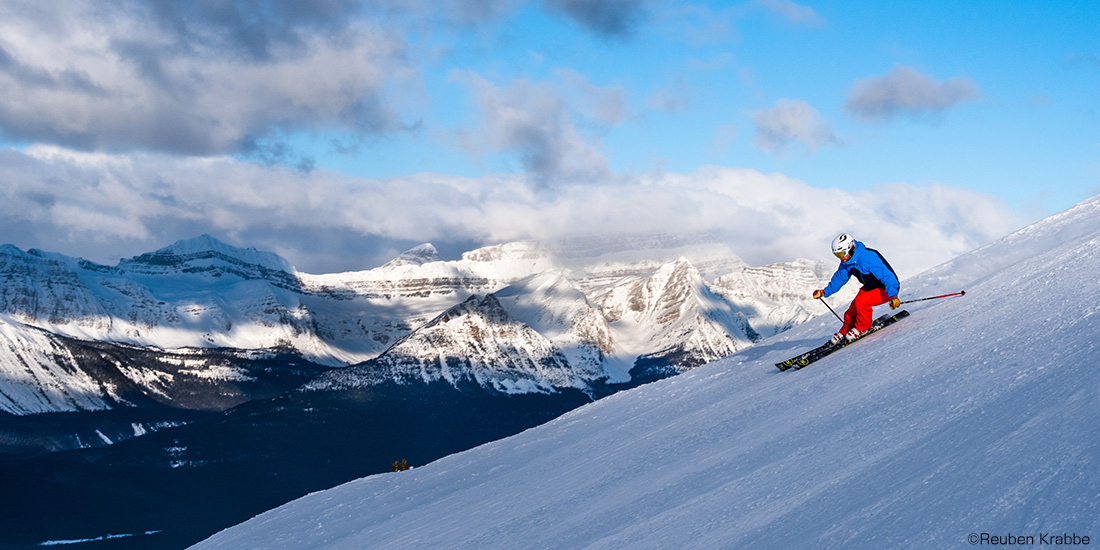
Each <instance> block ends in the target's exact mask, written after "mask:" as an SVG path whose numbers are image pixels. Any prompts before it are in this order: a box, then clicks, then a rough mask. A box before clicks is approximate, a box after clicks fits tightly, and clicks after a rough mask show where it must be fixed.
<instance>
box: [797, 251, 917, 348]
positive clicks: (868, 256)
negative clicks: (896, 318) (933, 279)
mask: <svg viewBox="0 0 1100 550" xmlns="http://www.w3.org/2000/svg"><path fill="white" fill-rule="evenodd" d="M832 247H833V255H835V256H836V257H837V258H840V266H838V267H837V269H836V273H834V274H833V278H832V279H831V280H830V281H829V285H828V286H826V287H825V288H824V289H818V290H815V291H814V295H813V296H814V299H815V300H817V299H820V298H824V297H826V296H831V295H833V294H835V293H836V292H837V291H838V290H840V289H841V287H843V286H844V285H845V284H847V283H848V281H849V280H850V279H851V278H852V277H853V276H854V277H855V278H856V279H857V280H858V281H859V282H860V283H863V288H860V289H859V294H856V297H855V299H854V300H852V305H850V306H848V311H846V312H845V313H844V324H843V326H841V328H840V332H838V333H836V334H834V335H833V338H832V340H831V342H832V343H834V344H836V343H838V342H840V341H841V339H845V340H847V341H849V342H850V341H852V340H855V339H856V338H859V337H860V336H862V335H863V333H864V332H867V329H869V328H871V308H872V307H874V306H877V305H882V304H885V303H889V304H890V309H897V308H898V306H900V305H901V300H898V289H899V287H900V286H901V283H899V282H898V276H897V274H896V273H894V268H892V267H890V264H889V262H887V261H886V258H884V257H883V256H882V254H881V253H880V252H879V251H878V250H875V249H873V248H867V247H866V246H865V245H864V244H863V243H862V242H860V241H857V240H855V239H853V238H852V236H851V235H849V234H847V233H841V234H840V235H837V236H836V238H835V239H833V243H832Z"/></svg>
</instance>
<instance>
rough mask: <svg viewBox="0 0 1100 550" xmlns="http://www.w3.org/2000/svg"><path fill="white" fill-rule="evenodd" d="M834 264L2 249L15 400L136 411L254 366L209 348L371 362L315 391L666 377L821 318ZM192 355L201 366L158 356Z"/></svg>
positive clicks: (706, 258) (540, 387)
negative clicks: (146, 402) (309, 263)
mask: <svg viewBox="0 0 1100 550" xmlns="http://www.w3.org/2000/svg"><path fill="white" fill-rule="evenodd" d="M831 268H832V267H831V266H830V265H828V264H826V263H816V262H810V261H806V260H799V261H795V262H791V263H785V264H776V265H772V266H765V267H750V266H748V265H746V264H745V263H744V262H742V261H741V260H740V259H739V258H737V256H736V255H735V254H734V253H733V252H732V251H731V250H730V249H729V248H728V247H726V246H725V245H721V244H716V243H714V242H713V241H712V240H708V239H706V238H704V237H699V236H696V237H692V238H682V237H671V236H648V237H644V238H637V237H636V238H617V239H611V238H607V239H589V240H585V241H579V240H578V241H571V242H567V243H557V244H554V245H547V244H542V243H536V242H516V243H506V244H502V245H497V246H491V247H486V248H481V249H478V250H474V251H470V252H467V253H465V254H463V255H462V258H461V259H459V260H451V261H444V260H441V259H440V258H439V255H438V253H437V251H436V249H435V248H434V247H433V246H432V245H430V244H423V245H420V246H418V247H415V248H413V249H411V250H409V251H407V252H405V253H403V254H400V255H399V256H397V257H396V258H394V259H393V260H392V261H390V262H389V263H387V264H385V265H383V266H381V267H378V268H375V269H371V270H367V271H360V272H350V273H337V274H325V275H311V274H307V273H300V272H298V271H296V270H295V269H294V268H293V266H291V265H290V263H289V262H287V261H286V260H285V259H283V258H281V257H279V256H277V255H275V254H273V253H269V252H262V251H258V250H256V249H253V248H248V249H242V248H237V247H233V246H230V245H227V244H225V243H222V242H220V241H218V240H217V239H214V238H212V237H210V236H205V235H204V236H201V237H198V238H195V239H190V240H186V241H180V242H177V243H175V244H173V245H171V246H168V247H165V248H163V249H160V250H157V251H155V252H151V253H148V254H142V255H139V256H136V257H133V258H130V259H126V260H122V261H120V262H119V263H118V265H116V266H105V265H100V264H96V263H93V262H89V261H86V260H82V259H78V258H71V257H67V256H63V255H60V254H56V253H49V252H43V251H40V250H35V249H31V250H28V251H23V250H21V249H19V248H17V247H15V246H12V245H4V246H0V323H3V324H2V325H0V327H2V328H3V336H4V338H3V340H2V341H0V411H6V412H10V413H13V414H27V413H37V412H49V411H72V410H98V409H104V408H111V407H115V406H119V405H132V404H133V403H132V402H130V401H127V399H126V398H123V397H121V396H120V395H118V391H117V388H119V387H122V386H125V387H130V386H139V387H141V388H142V391H141V392H140V393H142V394H143V395H144V396H145V397H149V398H156V397H157V396H165V395H167V396H171V395H175V394H178V393H179V392H177V391H176V390H174V389H173V388H175V387H176V386H179V385H180V384H189V383H192V381H193V380H195V379H196V378H201V379H203V380H207V381H214V382H219V383H220V385H219V388H220V389H218V391H222V390H224V388H226V387H233V388H237V387H238V386H239V384H238V383H239V382H242V381H248V380H250V379H254V378H255V373H251V374H250V373H248V372H246V371H247V369H245V370H242V369H241V367H239V366H236V367H233V368H229V367H227V366H226V364H225V361H224V360H222V359H217V358H215V359H212V358H210V357H208V355H209V354H210V353H215V354H216V353H221V352H222V351H226V350H229V352H231V353H235V354H237V355H242V354H243V355H247V354H254V355H260V356H263V355H265V354H267V355H270V354H297V355H299V356H301V357H302V358H303V359H304V360H306V361H308V362H312V363H317V364H319V365H325V366H329V367H346V366H349V365H355V366H354V367H353V368H350V369H344V370H343V371H340V372H333V373H332V374H330V375H328V376H327V377H324V378H321V379H318V380H315V381H314V382H313V383H312V384H311V387H314V388H321V387H325V386H326V385H343V386H348V385H363V384H368V385H369V384H374V383H379V382H380V381H382V380H397V381H410V380H420V381H424V382H429V381H433V380H446V381H449V382H452V383H454V382H456V381H458V380H473V381H476V382H477V383H479V384H482V385H486V386H488V387H492V388H495V389H496V390H498V391H502V392H530V391H538V392H547V391H553V389H554V388H561V387H569V388H579V389H583V388H586V387H588V386H590V385H591V384H593V383H621V382H625V381H628V380H630V379H631V377H632V374H631V369H633V368H635V367H636V366H638V365H645V368H646V369H648V370H647V371H646V372H648V373H649V375H652V372H653V371H656V372H658V373H659V374H658V377H659V376H660V375H667V374H670V373H674V372H681V371H683V370H686V369H689V368H691V367H694V366H698V365H701V364H703V363H706V362H708V361H711V360H714V359H717V358H719V357H722V356H725V355H727V354H729V353H732V352H734V351H737V350H739V349H744V348H746V347H748V346H750V345H752V344H753V343H754V342H756V341H757V340H759V339H760V338H761V337H762V336H769V335H772V334H776V333H778V332H781V331H783V330H786V329H788V328H790V327H792V326H794V325H797V324H798V323H801V322H804V321H806V320H807V319H809V318H810V317H812V316H813V315H814V314H816V313H818V312H819V307H818V305H817V304H815V303H813V301H812V300H810V299H808V298H807V296H808V295H809V293H810V291H811V290H812V289H813V288H816V287H820V286H822V284H823V281H824V280H825V278H827V276H828V275H829V274H830V273H831ZM59 338H62V339H64V342H71V341H80V342H99V343H109V344H115V345H118V346H121V347H123V348H126V349H142V350H150V351H160V352H163V353H164V355H165V357H166V359H165V360H164V361H160V362H159V363H158V362H155V361H154V362H149V361H143V362H132V361H126V360H119V361H118V365H116V366H115V367H114V368H113V369H109V370H111V371H112V372H111V374H110V376H108V377H106V378H105V377H104V376H103V375H102V373H97V372H92V371H89V370H88V369H86V368H85V367H84V366H83V365H82V364H81V362H80V361H75V360H73V359H72V358H71V352H69V351H66V349H67V347H66V346H67V345H68V344H63V343H59V340H58V339H59ZM122 355H125V354H122ZM169 356H177V358H176V359H172V358H169ZM180 356H189V358H188V359H186V360H185V362H187V364H188V367H187V368H182V369H181V368H174V369H167V370H166V369H164V368H159V367H158V365H161V366H162V365H163V364H165V363H168V364H170V363H172V362H173V361H175V362H179V361H183V360H180V359H178V357H180ZM151 365H152V366H151ZM645 375H646V374H645V373H643V372H642V370H639V371H636V372H635V373H634V375H633V376H645ZM284 389H289V388H284ZM131 395H132V394H131ZM162 401H163V400H162ZM174 404H175V405H177V406H189V405H187V404H186V403H184V402H183V401H181V400H178V399H177V400H175V402H174ZM232 404H236V403H228V405H232Z"/></svg>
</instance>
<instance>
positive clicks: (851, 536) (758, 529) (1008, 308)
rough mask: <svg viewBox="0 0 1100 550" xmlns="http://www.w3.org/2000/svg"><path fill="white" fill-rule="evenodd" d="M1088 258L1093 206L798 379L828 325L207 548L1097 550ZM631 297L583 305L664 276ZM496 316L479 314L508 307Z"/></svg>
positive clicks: (320, 500)
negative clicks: (982, 549) (1012, 548)
mask: <svg viewBox="0 0 1100 550" xmlns="http://www.w3.org/2000/svg"><path fill="white" fill-rule="evenodd" d="M1098 265H1100V198H1095V199H1091V200H1089V201H1086V202H1084V203H1082V204H1080V205H1078V206H1077V207H1075V208H1073V209H1070V210H1068V211H1066V212H1063V213H1061V214H1059V215H1056V216H1054V217H1051V218H1049V219H1047V220H1044V221H1042V222H1040V223H1037V224H1035V225H1032V226H1030V227H1028V228H1025V229H1023V230H1021V231H1020V232H1018V233H1015V234H1013V235H1011V236H1008V237H1006V238H1004V239H1002V240H1000V241H998V242H995V243H992V244H990V245H987V246H985V247H983V248H980V249H978V250H975V251H973V252H971V253H969V254H966V255H963V256H960V257H958V258H956V259H954V260H952V261H950V262H948V263H946V264H943V265H941V266H938V267H936V268H933V269H931V270H929V271H926V272H924V273H922V274H920V275H918V276H916V277H912V278H909V279H906V280H904V281H902V293H903V295H902V296H901V297H902V298H903V299H914V298H919V297H925V296H935V295H941V294H946V293H951V292H956V291H958V290H966V294H965V296H962V297H954V298H947V299H939V300H930V301H922V302H915V303H912V304H909V305H908V306H907V307H908V309H909V311H910V312H911V313H912V314H911V315H910V316H909V317H908V318H906V319H905V320H903V321H901V322H899V323H898V324H896V325H893V326H891V327H889V328H887V329H885V330H883V331H881V332H878V333H875V334H873V335H870V336H868V337H867V340H865V341H860V342H857V343H856V344H854V345H852V346H850V347H847V348H845V349H843V350H841V351H839V352H837V353H834V354H832V355H830V356H829V357H827V358H825V359H822V360H821V361H818V362H816V363H814V364H812V365H810V366H809V367H807V368H805V369H803V370H800V371H787V372H782V373H781V372H779V371H778V370H777V369H776V368H775V367H774V363H775V362H777V361H780V360H783V359H786V358H788V357H790V356H792V355H794V354H796V353H798V352H800V351H803V350H806V349H808V348H810V347H813V346H815V345H817V344H818V343H820V342H823V341H825V340H826V339H828V336H829V334H830V333H831V332H832V331H833V330H835V325H836V321H835V319H832V318H831V317H821V318H820V319H819V320H813V321H810V322H805V323H802V324H801V325H799V326H797V327H795V328H793V329H791V330H788V331H786V332H784V333H782V334H780V335H778V336H774V337H771V338H768V339H766V340H763V341H761V342H758V343H757V344H756V345H755V346H752V347H750V348H747V349H742V350H739V351H737V352H735V353H734V354H733V355H731V356H729V357H726V358H724V359H720V360H717V361H714V362H711V363H709V364H707V365H704V366H701V367H699V368H696V369H694V370H691V371H690V372H687V373H684V374H681V375H679V376H675V377H670V378H666V379H664V380H660V381H657V382H654V383H651V384H647V385H644V386H642V387H638V388H635V389H632V390H627V391H622V392H619V393H616V394H615V395H612V396H610V397H607V398H604V399H601V400H599V401H596V402H594V403H590V404H588V405H585V406H582V407H580V408H578V409H575V410H573V411H572V412H569V413H567V414H565V415H563V416H561V417H560V418H557V419H556V420H554V421H551V422H549V423H547V424H544V425H542V426H539V427H537V428H533V429H530V430H527V431H524V432H522V433H519V434H517V435H514V436H512V437H509V438H506V439H502V440H499V441H495V442H492V443H489V444H486V445H482V446H479V447H477V448H474V449H471V450H468V451H465V452H462V453H458V454H454V455H451V456H448V457H446V458H443V459H440V460H437V461H435V462H432V463H430V464H427V465H424V466H420V467H416V468H413V469H412V470H410V471H404V472H396V473H388V474H379V475H374V476H370V477H366V478H362V479H359V480H356V481H353V482H349V483H347V484H344V485H341V486H339V487H336V488H334V489H330V490H327V491H321V492H317V493H313V494H311V495H308V496H305V497H303V498H301V499H298V500H296V501H294V502H291V503H289V504H286V505H285V506H282V507H279V508H277V509H274V510H271V511H269V512H267V513H264V514H262V515H260V516H258V517H256V518H254V519H252V520H250V521H247V522H245V523H243V524H241V525H238V526H236V527H234V528H231V529H228V530H226V531H223V532H221V533H218V534H217V535H215V536H213V537H211V538H209V539H208V540H206V541H204V542H202V543H200V544H198V545H196V546H195V547H194V548H195V549H196V550H218V549H231V548H232V549H237V548H295V549H336V548H372V549H402V550H408V549H418V548H425V549H427V548H451V549H478V550H484V549H494V548H500V549H512V548H589V549H620V548H630V549H637V548H642V549H645V548H876V549H877V548H929V547H936V548H965V547H973V546H986V545H1020V546H1055V545H1058V546H1060V545H1067V546H1070V545H1072V546H1080V545H1082V544H1090V543H1091V542H1095V541H1096V540H1097V537H1100V469H1098V467H1100V369H1097V365H1100V347H1098V346H1097V342H1100V306H1098V305H1097V302H1096V299H1095V298H1096V296H1098V295H1100V278H1098V276H1097V266H1098ZM678 271H679V269H678V268H676V267H675V266H670V267H668V268H667V269H665V271H664V273H665V275H671V274H673V273H676V272H678ZM810 271H812V270H810ZM665 275H662V277H663V276H665ZM656 277H657V275H656V273H654V274H652V275H651V276H650V278H656ZM725 277H727V280H726V285H725V289H726V291H727V293H728V294H726V295H725V296H728V297H730V298H727V301H726V303H727V304H732V297H736V296H739V295H740V294H739V293H741V292H749V291H751V290H752V289H753V288H754V283H753V282H752V281H753V279H752V277H751V275H743V274H733V275H730V274H727V275H725ZM721 278H722V277H718V279H721ZM638 283H639V280H635V281H634V282H633V284H632V285H627V286H624V287H622V288H618V287H619V285H616V288H615V289H609V290H607V291H606V292H604V293H594V294H591V295H588V296H590V299H591V300H592V301H593V302H594V303H597V304H600V303H601V302H600V301H599V297H603V298H606V299H607V300H608V301H606V302H602V304H603V306H602V307H603V308H604V311H605V312H612V313H611V314H608V315H606V316H605V317H606V318H607V319H609V321H608V322H609V324H610V323H614V322H620V321H621V319H632V320H641V319H646V318H658V319H664V318H666V317H668V316H669V314H668V313H669V312H670V310H669V309H667V308H665V307H663V306H662V305H661V304H662V302H661V300H660V299H650V298H649V296H648V295H647V294H646V293H645V289H646V288H650V289H652V288H657V287H658V286H660V285H659V284H656V283H655V284H654V286H653V287H646V286H645V285H644V284H643V285H642V287H641V288H639V287H638V286H637V285H638ZM794 284H797V283H794ZM716 286H717V285H716ZM686 287H689V288H690V287H691V285H686ZM681 288H683V287H681ZM783 288H784V286H783V285H777V286H776V287H772V289H773V291H774V292H775V293H776V295H782V293H783V292H784V290H783ZM715 294H718V293H717V292H715ZM697 296H700V297H702V296H705V297H706V298H707V299H706V300H703V299H702V298H699V301H697V302H695V303H697V304H700V308H701V309H705V306H704V305H702V304H712V302H711V301H710V300H711V298H710V296H709V295H703V294H701V293H700V294H698V295H697ZM627 298H638V299H639V300H640V302H638V304H637V306H633V302H631V301H630V300H629V299H627ZM624 299H626V301H625V302H624V301H623V300H624ZM484 302H485V299H477V300H475V301H474V302H471V303H469V304H467V305H466V310H470V311H473V310H478V311H482V312H483V313H482V315H485V316H488V315H489V313H488V312H490V311H496V310H497V309H498V308H499V309H506V308H507V305H506V304H505V302H504V300H503V299H500V298H498V299H497V300H496V301H490V302H489V303H488V304H486V303H484ZM615 306H619V307H620V308H621V309H619V310H617V309H616V308H615ZM714 307H715V308H716V310H718V311H725V309H724V306H721V304H719V305H717V306H714ZM731 307H735V306H732V305H731ZM773 309H778V308H773ZM615 311H621V315H622V317H617V316H616V314H615V313H613V312H615ZM673 311H677V312H684V311H685V310H684V309H682V308H673ZM711 311H713V310H711ZM738 311H742V312H743V311H744V310H743V309H739V310H738ZM460 313H461V312H459V311H456V312H455V314H454V315H456V316H457V315H459V314H460ZM748 318H750V319H752V318H753V317H751V316H749V317H748ZM758 318H759V317H758ZM784 318H785V317H784ZM453 319H454V317H453V316H452V318H451V320H453ZM777 320H778V319H777ZM448 322H450V320H444V319H442V318H440V319H436V320H435V321H433V323H435V324H436V326H438V325H439V324H446V323H448ZM464 326H465V327H466V328H465V329H464V330H467V331H472V330H473V327H474V326H477V325H476V323H473V322H470V323H467V324H465V325H464ZM677 333H678V334H683V333H680V332H678V330H677ZM655 334H656V332H655ZM700 338H701V340H705V338H703V337H702V335H700ZM532 352H534V350H532ZM395 363H399V361H396V360H395ZM439 366H440V369H439V370H437V371H433V372H436V373H442V372H443V368H444V367H443V364H442V363H440V364H439ZM532 368H534V367H532ZM393 372H394V373H397V374H398V375H400V376H425V375H427V376H434V374H428V371H415V370H413V369H407V368H405V367H403V366H400V365H398V366H396V367H395V368H394V370H393ZM443 376H446V375H443ZM1011 541H1016V542H1011ZM1043 541H1045V542H1043ZM1082 541H1084V542H1082ZM1090 541H1091V542H1090Z"/></svg>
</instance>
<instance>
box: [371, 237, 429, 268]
mask: <svg viewBox="0 0 1100 550" xmlns="http://www.w3.org/2000/svg"><path fill="white" fill-rule="evenodd" d="M438 261H439V251H438V250H436V249H435V246H434V245H432V243H424V244H421V245H417V246H414V247H413V248H410V249H408V250H406V251H404V252H402V253H401V254H400V255H399V256H397V257H396V258H394V259H392V260H390V261H389V262H386V264H385V265H383V266H382V269H386V268H393V267H400V266H406V265H424V264H426V263H431V262H438Z"/></svg>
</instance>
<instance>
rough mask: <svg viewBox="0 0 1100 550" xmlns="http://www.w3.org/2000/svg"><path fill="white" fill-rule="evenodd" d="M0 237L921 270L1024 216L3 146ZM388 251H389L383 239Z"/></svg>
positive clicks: (108, 251)
mask: <svg viewBox="0 0 1100 550" xmlns="http://www.w3.org/2000/svg"><path fill="white" fill-rule="evenodd" d="M0 164H3V165H4V166H5V168H6V169H5V170H4V171H3V172H0V234H2V235H4V236H5V239H11V240H10V241H8V242H11V243H12V244H15V245H16V246H20V247H22V248H24V249H26V248H31V247H37V248H41V249H44V250H51V251H56V252H61V253H65V254H69V255H73V256H80V257H84V258H87V259H90V260H93V261H99V262H103V263H114V261H117V259H118V258H120V257H129V256H133V255H137V254H140V253H144V252H148V251H151V250H154V249H156V248H159V247H162V246H165V245H167V244H170V243H171V242H174V241H175V240H178V239H184V238H191V237H194V236H197V235H199V234H202V233H210V234H213V235H215V236H218V237H219V238H222V239H225V240H227V241H229V242H231V243H233V244H237V245H240V246H255V247H258V248H261V249H264V250H273V251H276V252H278V253H280V254H282V255H284V256H286V257H287V258H288V259H289V260H290V261H291V263H293V264H295V265H296V266H298V268H299V269H302V270H303V271H307V272H312V273H323V272H332V271H347V270H356V269H365V268H369V267H373V266H375V265H379V264H381V263H383V262H384V261H386V260H388V259H389V258H388V257H384V256H380V254H382V253H383V252H385V253H389V252H392V250H393V249H394V248H393V247H395V246H404V245H406V244H408V245H409V246H411V245H412V244H416V243H419V242H433V243H436V244H437V245H439V246H440V247H441V248H450V249H451V250H453V251H455V252H457V251H460V250H456V247H466V248H469V247H473V246H476V245H481V244H494V243H500V242H506V241H511V240H520V239H530V238H534V239H546V240H553V239H560V238H568V237H578V236H592V235H601V234H648V233H658V232H660V233H674V234H675V233H681V234H682V233H693V234H694V233H699V232H706V233H711V234H715V235H718V236H720V237H722V238H723V239H724V240H726V241H727V242H728V243H729V244H730V246H731V247H732V248H733V250H735V251H737V253H738V254H740V255H741V256H742V257H743V258H744V259H746V260H747V261H749V262H750V263H753V264H756V265H761V264H764V263H769V262H776V261H786V260H791V259H794V258H797V257H808V258H824V259H828V250H827V245H828V242H829V240H830V239H831V238H832V237H833V236H834V235H835V234H836V233H839V232H841V231H849V232H852V233H853V234H854V235H856V237H857V238H859V239H861V240H864V241H866V242H867V243H868V244H870V245H871V246H875V247H877V248H880V249H881V250H883V252H884V253H885V254H887V256H888V257H889V258H890V261H891V263H893V264H894V266H895V268H897V269H898V270H899V271H900V272H902V273H903V274H914V273H915V272H917V271H918V270H922V269H925V268H927V267H931V266H932V265H935V264H937V263H940V262H942V261H944V260H947V259H949V258H951V257H953V256H954V255H957V254H959V253H962V252H966V251H968V250H970V249H973V248H975V247H977V246H979V245H982V244H985V243H987V242H989V241H991V240H992V239H995V238H997V237H1000V236H1003V235H1005V234H1007V233H1009V232H1011V231H1012V230H1014V229H1016V228H1017V227H1020V226H1021V225H1022V224H1023V223H1024V222H1025V221H1028V220H1023V219H1021V217H1020V216H1019V215H1018V214H1016V213H1014V212H1012V211H1010V210H1009V209H1008V208H1007V207H1006V206H1005V205H1004V203H1003V202H1002V201H1000V200H999V199H996V198H994V197H991V196H988V195H983V194H980V193H977V192H973V191H968V190H964V189H958V188H952V187H947V186H943V185H937V184H930V185H919V186H914V185H909V184H900V183H899V184H891V185H882V186H879V187H876V188H873V189H870V190H867V191H861V192H854V193H853V192H846V191H842V190H839V189H820V188H815V187H812V186H810V185H808V184H806V183H804V182H802V181H799V180H795V179H791V178H788V177H785V176H783V175H781V174H762V173H760V172H757V171H755V170H750V169H737V168H724V167H717V166H711V167H705V168H702V169H700V170H698V171H696V172H691V173H668V174H659V175H648V176H637V177H620V178H616V180H615V181H614V182H613V183H609V184H604V185H592V184H585V185H563V186H559V187H556V188H554V189H551V190H548V189H545V188H540V187H539V185H538V184H537V183H535V182H533V181H532V180H531V179H530V178H527V177H524V176H519V175H506V176H487V177H481V178H463V177H457V176H447V175H438V174H419V175H414V176H408V177H401V178H392V179H377V178H370V179H368V178H353V177H349V176H344V175H339V174H334V173H330V172H325V171H323V170H316V171H314V172H312V173H308V174H305V173H301V172H298V171H294V170H290V169H287V168H282V167H261V166H257V165H254V164H250V163H246V162H241V161H238V160H235V159H232V158H229V157H217V158H208V159H190V160H181V159H178V158H174V157H171V156H166V155H135V156H130V157H118V156H112V155H102V154H87V153H72V152H69V151H64V150H58V149H53V148H32V149H31V150H29V151H28V152H26V153H21V152H17V151H13V150H6V151H0ZM376 249H377V250H376Z"/></svg>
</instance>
